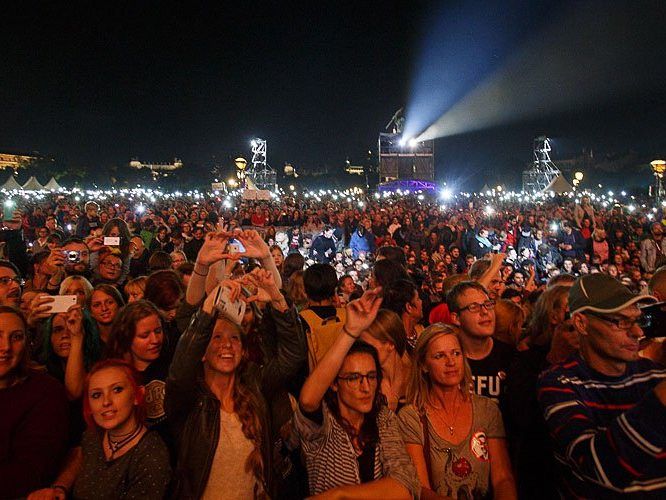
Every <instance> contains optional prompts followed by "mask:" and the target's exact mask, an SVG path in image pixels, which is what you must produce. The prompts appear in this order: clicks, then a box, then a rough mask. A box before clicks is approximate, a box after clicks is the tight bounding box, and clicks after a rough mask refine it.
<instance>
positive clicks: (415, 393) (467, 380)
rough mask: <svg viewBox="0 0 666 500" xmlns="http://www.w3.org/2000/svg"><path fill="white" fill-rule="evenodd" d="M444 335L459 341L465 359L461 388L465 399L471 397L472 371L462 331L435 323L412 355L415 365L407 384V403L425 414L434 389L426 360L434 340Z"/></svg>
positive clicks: (423, 333) (425, 333) (421, 338)
mask: <svg viewBox="0 0 666 500" xmlns="http://www.w3.org/2000/svg"><path fill="white" fill-rule="evenodd" d="M443 335H453V336H454V337H455V338H456V339H458V344H460V352H461V353H462V357H463V379H462V381H461V382H460V388H461V392H462V396H463V399H465V400H467V399H469V397H470V396H469V394H470V390H471V387H472V370H471V369H470V367H469V364H468V363H467V358H466V356H465V348H464V347H463V343H462V342H461V340H460V330H459V329H458V327H456V326H453V325H447V324H444V323H434V324H432V325H430V326H429V327H428V328H426V329H425V330H423V332H421V335H420V336H419V339H418V341H417V342H416V348H415V349H414V353H413V354H412V360H413V364H412V371H411V373H410V376H409V382H408V384H407V401H409V402H410V403H411V404H413V405H414V406H415V407H416V409H417V410H418V411H419V412H424V411H425V407H426V404H430V391H431V390H432V387H433V383H432V380H430V375H429V374H428V372H427V371H426V370H425V360H426V356H427V355H428V348H429V347H430V344H431V343H432V342H433V341H434V340H436V339H438V338H439V337H441V336H443Z"/></svg>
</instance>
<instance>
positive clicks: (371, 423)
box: [324, 340, 385, 450]
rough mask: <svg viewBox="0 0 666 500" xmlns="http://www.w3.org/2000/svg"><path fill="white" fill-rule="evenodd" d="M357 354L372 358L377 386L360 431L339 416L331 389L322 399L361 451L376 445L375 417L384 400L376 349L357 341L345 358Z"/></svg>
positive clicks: (380, 369) (335, 398) (335, 395)
mask: <svg viewBox="0 0 666 500" xmlns="http://www.w3.org/2000/svg"><path fill="white" fill-rule="evenodd" d="M357 353H361V354H368V355H370V356H372V359H373V360H374V362H375V371H376V372H377V386H376V388H375V397H374V398H373V401H372V408H371V409H370V411H369V412H368V413H367V414H366V415H365V416H364V418H363V423H362V424H361V429H360V430H359V431H358V432H357V431H356V429H355V428H354V426H353V425H352V424H351V423H349V421H348V420H347V419H346V418H344V417H343V416H342V415H341V414H340V406H339V405H338V396H337V394H336V393H335V392H334V391H333V390H332V389H331V388H329V389H328V390H327V391H326V394H325V395H324V399H325V401H326V406H328V408H329V409H330V410H331V413H332V414H333V416H334V417H335V419H336V420H337V421H338V423H339V424H340V426H341V427H342V428H343V429H344V431H345V432H346V433H347V435H348V436H349V438H350V439H351V440H352V442H353V440H354V439H356V440H357V441H358V445H359V447H360V449H361V450H363V449H365V447H366V446H367V445H369V444H373V443H377V441H378V440H379V429H378V427H377V415H378V414H379V410H381V407H382V405H384V404H385V398H384V395H383V394H382V391H381V389H380V388H381V386H382V367H381V364H380V363H379V355H378V354H377V349H375V348H374V347H373V346H371V345H370V344H368V343H366V342H363V341H362V340H357V341H356V342H354V343H353V344H352V346H351V348H350V349H349V351H348V352H347V356H350V355H352V354H357ZM345 357H346V356H345Z"/></svg>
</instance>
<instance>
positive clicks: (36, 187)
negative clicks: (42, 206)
mask: <svg viewBox="0 0 666 500" xmlns="http://www.w3.org/2000/svg"><path fill="white" fill-rule="evenodd" d="M42 189H44V186H42V185H41V184H40V183H39V181H38V180H37V178H36V177H35V176H34V175H33V176H32V177H30V179H28V182H26V183H25V184H23V190H24V191H40V190H42Z"/></svg>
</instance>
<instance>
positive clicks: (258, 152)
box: [247, 138, 277, 191]
mask: <svg viewBox="0 0 666 500" xmlns="http://www.w3.org/2000/svg"><path fill="white" fill-rule="evenodd" d="M250 144H251V145H252V167H250V169H249V170H248V171H247V176H248V177H249V178H250V179H252V181H253V182H254V184H255V185H256V186H257V187H258V188H259V189H269V190H271V191H274V190H275V189H277V174H276V173H275V170H273V169H272V168H271V167H270V165H269V164H268V161H267V156H266V141H265V140H264V139H259V138H257V139H252V142H251V143H250Z"/></svg>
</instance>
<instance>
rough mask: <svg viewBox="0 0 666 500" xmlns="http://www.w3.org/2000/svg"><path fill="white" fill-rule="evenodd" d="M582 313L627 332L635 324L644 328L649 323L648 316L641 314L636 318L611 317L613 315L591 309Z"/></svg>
mask: <svg viewBox="0 0 666 500" xmlns="http://www.w3.org/2000/svg"><path fill="white" fill-rule="evenodd" d="M583 314H587V315H589V316H594V317H595V318H597V319H600V320H601V321H605V322H606V323H610V324H612V325H613V326H615V327H616V328H617V329H618V330H624V331H627V332H628V331H629V330H631V329H632V328H634V327H635V326H637V327H639V328H641V329H642V328H645V327H646V326H647V325H648V323H649V320H648V318H646V317H645V316H643V315H642V314H641V315H640V316H639V317H638V318H636V319H629V318H613V317H610V316H606V315H604V314H601V313H596V312H593V311H584V313H583Z"/></svg>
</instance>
